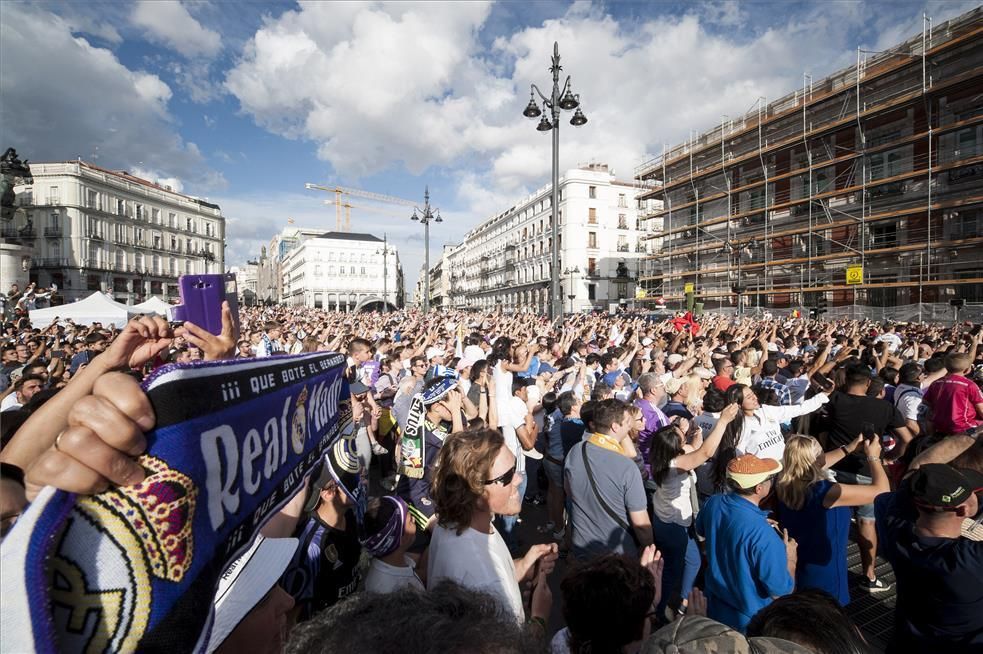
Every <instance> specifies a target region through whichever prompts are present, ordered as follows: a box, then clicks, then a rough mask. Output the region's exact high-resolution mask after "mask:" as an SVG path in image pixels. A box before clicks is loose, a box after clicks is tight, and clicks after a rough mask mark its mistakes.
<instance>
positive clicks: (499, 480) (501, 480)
mask: <svg viewBox="0 0 983 654" xmlns="http://www.w3.org/2000/svg"><path fill="white" fill-rule="evenodd" d="M518 464H519V462H518V461H516V462H515V463H513V464H512V467H511V468H509V470H508V471H507V472H505V473H504V474H502V475H499V476H498V477H495V478H494V479H487V480H485V482H484V484H485V486H491V485H492V484H502V486H508V485H509V484H511V483H512V479H513V478H514V477H515V469H516V466H517V465H518Z"/></svg>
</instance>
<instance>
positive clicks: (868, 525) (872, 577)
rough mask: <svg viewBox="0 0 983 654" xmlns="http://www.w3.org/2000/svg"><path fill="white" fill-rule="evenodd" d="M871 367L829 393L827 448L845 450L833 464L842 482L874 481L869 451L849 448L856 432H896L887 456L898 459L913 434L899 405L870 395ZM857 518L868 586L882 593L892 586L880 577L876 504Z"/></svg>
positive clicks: (855, 369) (852, 370) (854, 370)
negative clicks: (875, 518)
mask: <svg viewBox="0 0 983 654" xmlns="http://www.w3.org/2000/svg"><path fill="white" fill-rule="evenodd" d="M870 380H871V374H870V369H869V368H867V366H865V365H862V364H857V365H852V366H849V367H848V368H847V369H846V383H845V385H844V387H843V389H842V390H839V391H836V392H834V393H833V394H832V395H831V396H830V400H829V404H828V405H827V411H828V414H829V435H828V436H827V443H826V450H827V451H829V450H834V449H836V448H841V449H843V454H844V456H843V458H841V459H840V460H839V461H837V462H836V464H835V465H833V466H832V471H833V474H834V476H835V478H836V481H837V483H839V484H871V483H873V481H874V480H873V477H872V466H871V461H868V459H867V456H868V455H867V454H866V453H865V452H864V451H862V450H860V451H857V449H856V448H853V449H848V448H850V446H851V444H852V443H853V441H854V440H855V439H856V437H857V434H860V433H864V432H865V431H866V433H867V435H868V436H869V435H871V434H875V435H879V436H880V437H882V438H883V437H885V436H886V435H888V434H889V433H890V434H893V435H894V436H895V437H896V441H897V444H896V445H895V446H894V447H893V448H891V449H890V450H888V452H887V453H886V456H887V458H889V459H896V458H897V457H899V456H901V455H902V454H903V453H904V450H905V448H906V447H907V444H908V443H909V442H910V441H911V439H912V434H911V432H910V431H909V430H908V428H907V427H906V426H905V419H904V416H903V415H901V412H900V411H898V409H897V407H895V406H894V405H893V404H891V403H890V402H888V401H887V400H883V399H879V398H876V397H869V396H868V395H867V389H868V387H869V386H870ZM854 510H855V512H856V517H857V534H858V537H857V544H858V545H859V547H860V559H861V562H862V564H863V571H864V574H865V575H866V576H867V588H868V590H869V591H870V592H871V593H880V592H884V591H886V590H888V589H890V586H889V585H887V584H885V583H884V582H882V581H881V580H880V579H878V578H877V574H876V573H875V570H874V568H875V555H876V553H877V531H876V529H875V527H874V504H873V502H867V503H865V504H863V505H861V506H857V507H856V508H855V509H854Z"/></svg>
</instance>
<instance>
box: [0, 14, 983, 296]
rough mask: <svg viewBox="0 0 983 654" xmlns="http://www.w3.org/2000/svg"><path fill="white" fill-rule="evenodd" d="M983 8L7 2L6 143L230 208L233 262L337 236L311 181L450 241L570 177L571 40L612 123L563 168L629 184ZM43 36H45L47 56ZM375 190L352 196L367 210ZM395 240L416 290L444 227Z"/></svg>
mask: <svg viewBox="0 0 983 654" xmlns="http://www.w3.org/2000/svg"><path fill="white" fill-rule="evenodd" d="M976 5H977V2H975V1H974V2H963V1H959V0H947V1H945V2H937V1H933V0H930V1H911V2H908V1H904V0H891V1H888V2H845V1H842V2H836V1H827V2H733V1H729V0H722V1H712V2H608V3H588V2H575V3H569V2H559V1H552V0H544V1H540V2H498V3H484V2H463V1H462V2H444V3H438V2H397V3H379V2H312V3H295V2H268V3H256V2H230V1H215V0H212V1H206V2H183V3H182V2H177V1H169V0H153V1H151V2H143V3H102V2H35V3H17V2H11V1H7V2H3V3H0V117H2V120H0V124H2V128H0V129H2V134H0V145H2V146H3V147H7V146H14V147H16V148H17V149H18V151H19V152H20V153H21V155H22V156H26V157H28V158H29V159H31V160H32V161H52V160H68V159H74V158H76V157H82V159H83V160H86V161H91V162H93V163H96V164H98V165H102V166H105V167H108V168H113V169H123V170H128V171H130V172H134V173H137V174H141V175H143V176H145V177H148V178H150V179H153V180H163V181H165V182H166V183H170V184H172V185H178V186H179V187H180V188H182V189H183V190H184V192H187V193H190V194H194V195H198V196H201V197H207V198H209V199H210V200H212V201H215V202H218V203H219V204H220V205H221V206H222V208H223V213H224V214H225V215H226V217H227V220H228V223H227V241H228V250H227V252H226V260H227V262H228V264H229V265H234V264H237V263H242V262H243V261H245V260H246V259H247V258H253V257H255V256H256V255H257V254H258V252H259V248H260V245H262V244H263V243H265V242H268V241H269V239H270V237H271V236H272V235H273V234H274V233H275V232H276V231H278V230H279V229H280V228H281V227H283V226H286V224H287V219H288V218H293V219H294V220H295V224H296V225H299V226H309V227H325V228H331V227H333V225H334V209H333V208H332V207H326V206H324V205H323V204H322V203H321V202H322V200H324V199H325V198H324V197H323V196H322V195H320V194H317V193H314V192H311V191H305V189H304V183H305V182H317V183H324V184H342V185H345V186H353V187H358V188H363V189H366V190H370V191H374V192H379V193H386V194H390V195H396V196H400V197H404V198H409V199H414V200H421V201H422V195H423V188H424V186H425V185H429V186H430V189H431V195H432V197H433V202H434V204H435V205H436V206H437V207H439V208H440V209H441V212H442V214H443V216H444V218H445V222H444V223H443V224H442V225H440V226H439V229H435V230H433V234H432V236H431V252H432V257H433V256H435V254H434V253H436V252H438V251H439V248H440V246H441V245H442V244H443V243H445V242H446V243H450V242H456V241H459V240H460V239H461V237H462V236H463V235H464V233H465V232H466V231H467V230H469V229H470V228H472V227H473V226H474V225H475V224H477V223H478V222H480V221H481V220H483V219H485V218H487V217H489V216H491V215H493V214H495V213H498V212H500V211H502V210H504V209H506V208H508V207H509V206H511V205H512V204H513V203H514V201H515V200H517V199H519V198H521V197H523V196H524V195H525V194H526V193H528V192H530V191H532V190H534V189H536V188H538V187H540V186H541V185H543V184H545V183H546V182H547V181H548V178H549V174H550V170H549V139H548V138H546V137H543V136H542V135H540V134H539V133H537V132H536V130H535V124H534V123H532V122H530V121H527V120H526V119H524V118H522V116H521V111H522V109H523V107H524V106H525V104H526V102H527V101H528V89H529V84H530V82H536V83H537V84H539V85H540V86H543V85H545V84H546V83H547V81H548V72H547V68H548V66H549V55H550V52H551V49H552V43H553V41H554V40H558V41H559V42H560V51H561V55H562V56H563V64H564V73H566V74H570V75H572V77H573V83H574V89H575V91H577V92H579V93H580V94H581V96H582V101H583V107H584V111H585V112H586V113H587V115H588V118H589V120H590V122H589V123H588V124H587V126H585V127H583V128H581V129H578V130H574V129H573V128H569V127H568V128H567V129H566V130H565V131H563V132H562V133H561V139H562V142H561V165H562V166H563V167H572V166H575V165H576V164H578V163H581V162H586V161H590V160H594V161H604V162H607V163H609V164H610V165H612V166H613V167H614V168H615V170H616V171H617V173H618V176H619V177H622V178H625V179H630V178H631V174H632V170H633V168H634V167H635V166H636V165H637V164H638V163H640V162H641V161H642V160H644V159H645V157H646V155H647V154H649V153H656V152H660V151H661V149H662V145H663V144H668V145H673V144H675V143H678V142H680V141H682V140H684V139H685V138H686V137H687V136H688V135H689V133H690V131H691V130H705V129H707V128H709V127H711V126H713V125H714V124H716V123H718V122H719V121H720V117H721V116H722V115H724V114H726V115H729V116H738V115H740V114H742V113H743V112H745V111H747V110H748V109H749V108H750V107H751V106H752V105H754V103H755V102H756V100H757V98H758V97H759V96H763V97H765V98H766V99H768V100H773V99H776V98H778V97H781V96H782V95H784V94H786V93H788V92H790V91H792V90H793V89H794V88H796V87H798V86H800V85H801V83H802V75H803V73H806V72H807V73H810V74H812V75H813V77H814V78H815V79H819V78H820V77H822V76H824V75H826V74H829V73H831V72H833V71H835V70H837V69H839V68H842V67H844V66H847V65H851V64H852V63H853V62H854V61H855V58H856V48H857V47H858V46H862V47H864V48H865V49H869V50H881V49H885V48H887V47H890V46H893V45H895V44H896V43H898V42H900V41H902V40H904V39H905V38H907V37H909V36H911V35H914V34H915V33H917V32H920V30H921V15H922V12H923V11H925V12H928V14H929V15H931V16H932V17H933V18H934V20H935V22H936V24H939V23H941V22H942V21H944V20H945V19H947V18H950V17H953V16H956V15H958V14H960V13H963V12H964V11H968V10H970V9H972V8H973V7H974V6H976ZM42 44H43V46H42ZM354 203H355V202H353V204H354ZM392 211H393V212H394V215H393V216H385V215H381V214H378V213H366V212H360V211H358V210H357V209H356V210H353V230H355V231H368V232H372V233H375V234H378V235H381V233H382V232H384V231H385V232H387V233H388V234H390V236H391V238H393V240H394V241H395V243H396V245H397V247H398V248H399V249H400V256H401V259H402V261H403V266H404V269H405V271H406V273H407V277H408V279H409V281H410V282H411V283H412V282H413V281H415V279H416V277H417V274H418V269H419V267H420V265H421V264H422V261H423V242H422V241H423V234H422V228H420V227H419V226H418V225H417V224H416V223H412V222H410V221H409V220H408V212H407V211H406V210H405V208H400V207H394V208H393V209H392Z"/></svg>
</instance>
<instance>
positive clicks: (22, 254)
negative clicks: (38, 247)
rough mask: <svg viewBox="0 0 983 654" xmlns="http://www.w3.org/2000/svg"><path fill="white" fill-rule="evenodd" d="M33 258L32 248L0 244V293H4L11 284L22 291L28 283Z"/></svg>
mask: <svg viewBox="0 0 983 654" xmlns="http://www.w3.org/2000/svg"><path fill="white" fill-rule="evenodd" d="M33 257H34V248H32V247H29V246H26V245H13V244H11V243H0V280H3V281H2V283H3V288H2V289H0V291H2V292H3V293H6V292H7V289H9V288H10V285H11V284H17V285H18V286H19V287H20V290H22V291H23V290H24V289H25V288H26V287H27V285H28V284H29V283H30V277H31V259H32V258H33Z"/></svg>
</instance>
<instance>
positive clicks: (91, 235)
mask: <svg viewBox="0 0 983 654" xmlns="http://www.w3.org/2000/svg"><path fill="white" fill-rule="evenodd" d="M86 236H88V237H89V240H90V241H104V240H105V239H104V238H103V236H102V234H99V233H97V232H89V233H88V234H86Z"/></svg>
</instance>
